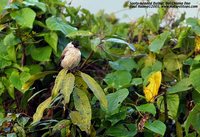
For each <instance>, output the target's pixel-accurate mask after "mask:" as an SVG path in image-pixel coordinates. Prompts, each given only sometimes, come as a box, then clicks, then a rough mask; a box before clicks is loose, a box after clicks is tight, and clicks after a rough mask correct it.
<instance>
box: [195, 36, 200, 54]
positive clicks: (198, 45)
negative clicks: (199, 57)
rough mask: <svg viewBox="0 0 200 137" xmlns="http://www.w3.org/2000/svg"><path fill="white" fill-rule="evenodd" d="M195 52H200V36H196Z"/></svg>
mask: <svg viewBox="0 0 200 137" xmlns="http://www.w3.org/2000/svg"><path fill="white" fill-rule="evenodd" d="M194 51H195V53H196V54H198V53H199V52H200V36H196V38H195V49H194Z"/></svg>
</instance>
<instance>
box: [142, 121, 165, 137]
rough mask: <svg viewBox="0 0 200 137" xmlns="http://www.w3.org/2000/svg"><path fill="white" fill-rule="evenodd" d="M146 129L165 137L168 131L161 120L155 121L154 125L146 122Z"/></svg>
mask: <svg viewBox="0 0 200 137" xmlns="http://www.w3.org/2000/svg"><path fill="white" fill-rule="evenodd" d="M145 127H146V128H147V129H149V130H151V131H152V132H154V133H157V134H160V135H162V136H164V134H165V131H166V126H165V124H164V123H163V122H161V121H159V120H155V121H153V122H152V123H151V122H146V123H145Z"/></svg>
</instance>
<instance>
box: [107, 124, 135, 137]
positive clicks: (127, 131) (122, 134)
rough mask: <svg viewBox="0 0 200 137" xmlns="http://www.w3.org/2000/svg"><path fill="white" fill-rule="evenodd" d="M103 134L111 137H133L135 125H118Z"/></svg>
mask: <svg viewBox="0 0 200 137" xmlns="http://www.w3.org/2000/svg"><path fill="white" fill-rule="evenodd" d="M105 134H106V135H107V136H112V137H134V136H135V135H136V134H137V125H136V124H118V125H116V126H113V127H111V128H109V129H108V130H106V133H105Z"/></svg>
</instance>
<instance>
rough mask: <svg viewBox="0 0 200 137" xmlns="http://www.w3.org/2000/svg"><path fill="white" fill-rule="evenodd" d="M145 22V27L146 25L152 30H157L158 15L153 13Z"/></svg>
mask: <svg viewBox="0 0 200 137" xmlns="http://www.w3.org/2000/svg"><path fill="white" fill-rule="evenodd" d="M145 23H146V24H145V25H146V26H145V27H148V28H149V29H150V30H151V31H153V32H157V31H158V29H159V27H160V20H159V15H158V14H153V15H152V16H151V17H150V18H149V19H147V20H146V22H145Z"/></svg>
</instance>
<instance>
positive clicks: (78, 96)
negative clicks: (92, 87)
mask: <svg viewBox="0 0 200 137" xmlns="http://www.w3.org/2000/svg"><path fill="white" fill-rule="evenodd" d="M73 98H74V105H75V108H76V110H77V111H72V112H71V113H70V117H71V120H72V123H74V124H75V125H77V126H79V128H80V129H81V131H85V132H86V133H88V134H89V133H90V126H91V118H92V110H91V106H90V102H89V99H88V97H87V95H86V93H85V92H84V91H82V90H80V89H78V88H75V90H74V92H73Z"/></svg>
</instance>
